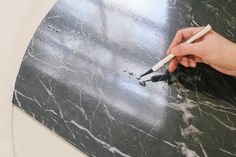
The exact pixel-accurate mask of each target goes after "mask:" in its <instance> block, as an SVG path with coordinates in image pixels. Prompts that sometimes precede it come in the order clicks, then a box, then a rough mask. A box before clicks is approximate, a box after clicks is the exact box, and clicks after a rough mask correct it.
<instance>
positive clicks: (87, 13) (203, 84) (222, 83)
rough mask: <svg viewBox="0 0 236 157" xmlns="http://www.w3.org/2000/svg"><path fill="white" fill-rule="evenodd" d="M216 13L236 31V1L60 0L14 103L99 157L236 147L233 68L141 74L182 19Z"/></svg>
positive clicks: (213, 153)
mask: <svg viewBox="0 0 236 157" xmlns="http://www.w3.org/2000/svg"><path fill="white" fill-rule="evenodd" d="M208 23H209V24H211V25H212V27H213V29H214V30H215V31H217V32H219V33H220V34H222V35H224V36H225V37H226V38H228V39H230V40H232V41H236V37H235V35H236V2H235V1H233V0H224V1H223V0H137V1H136V0H135V1H134V0H59V1H58V2H57V3H56V4H55V6H54V7H53V8H52V9H51V10H50V12H49V13H48V14H47V16H46V17H45V18H44V20H43V21H42V23H41V24H40V26H39V28H38V29H37V31H36V33H35V34H34V36H33V38H32V40H31V42H30V44H29V46H28V48H27V50H26V53H25V56H24V59H23V61H22V64H21V68H20V71H19V73H18V76H17V81H16V85H15V90H14V93H13V103H14V104H15V105H17V106H18V107H19V108H21V109H22V110H23V111H25V112H26V113H28V114H29V115H31V116H32V117H33V118H35V119H36V120H38V121H39V122H41V123H42V124H43V125H45V126H46V127H48V128H49V129H50V130H52V131H54V132H55V133H57V134H59V135H60V136H62V137H63V138H64V139H65V140H66V141H68V142H69V143H71V144H72V145H74V146H75V147H77V148H78V149H80V150H81V151H83V152H84V153H86V154H87V155H88V156H92V157H94V156H96V157H106V156H107V157H116V156H117V157H118V156H121V157H130V156H132V157H198V156H201V157H223V156H224V157H233V156H236V102H235V101H236V99H235V95H236V79H235V78H234V77H230V76H227V75H223V74H221V73H219V72H217V71H215V70H213V69H211V68H210V67H208V66H206V65H203V64H200V65H198V67H197V68H196V69H191V68H184V67H182V66H179V67H178V69H177V71H176V72H174V73H173V74H170V76H171V78H170V80H169V81H168V82H165V81H162V82H157V83H148V84H147V86H146V87H143V86H140V85H139V83H138V80H137V79H136V77H137V76H139V74H141V73H142V72H144V71H145V70H147V69H148V68H150V67H151V66H152V65H153V64H154V63H155V62H157V61H159V60H160V59H162V58H163V57H164V56H165V55H166V54H165V51H166V49H167V48H168V46H169V44H170V42H171V40H172V38H173V36H174V35H175V32H176V31H177V30H178V29H181V28H184V27H189V26H200V25H206V24H208ZM222 53H223V52H222ZM165 71H166V67H164V68H162V69H161V70H160V71H159V72H157V74H163V73H165ZM148 77H149V76H148ZM29 133H30V131H29Z"/></svg>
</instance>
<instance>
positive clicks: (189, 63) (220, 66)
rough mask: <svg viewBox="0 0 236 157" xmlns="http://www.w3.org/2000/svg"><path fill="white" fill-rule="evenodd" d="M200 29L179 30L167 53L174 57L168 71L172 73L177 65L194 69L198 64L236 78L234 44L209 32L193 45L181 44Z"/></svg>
mask: <svg viewBox="0 0 236 157" xmlns="http://www.w3.org/2000/svg"><path fill="white" fill-rule="evenodd" d="M201 29H202V27H192V28H186V29H182V30H179V31H178V32H177V33H176V35H175V37H174V39H173V41H172V43H171V45H170V47H169V48H168V50H167V53H171V54H173V55H175V56H176V57H175V58H173V59H172V60H171V62H170V64H169V71H170V72H173V71H174V70H175V69H176V67H177V64H178V63H180V64H182V65H183V66H185V67H196V64H197V63H199V62H202V63H205V64H208V65H210V66H211V67H213V68H214V69H216V70H218V71H220V72H222V73H224V74H228V75H232V76H236V44H235V43H233V42H231V41H229V40H227V39H226V38H224V37H223V36H221V35H219V34H218V33H216V32H214V31H213V30H211V31H210V32H208V33H207V34H206V35H205V36H203V37H202V38H201V39H200V40H197V41H195V42H194V43H183V41H184V40H186V39H188V38H190V37H191V36H192V35H193V34H195V33H196V32H198V31H199V30H201Z"/></svg>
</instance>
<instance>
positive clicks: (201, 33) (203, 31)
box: [152, 24, 211, 71]
mask: <svg viewBox="0 0 236 157" xmlns="http://www.w3.org/2000/svg"><path fill="white" fill-rule="evenodd" d="M210 30H211V26H210V25H209V24H208V25H207V26H205V27H204V28H203V29H201V30H200V31H199V32H197V33H196V34H194V35H193V36H192V37H191V38H189V39H188V40H187V41H185V42H186V43H193V42H194V41H196V40H198V39H200V38H201V37H203V36H204V35H206V34H207V33H208V32H209V31H210ZM174 57H175V55H173V54H169V55H168V56H166V57H165V58H164V59H163V60H161V61H160V62H158V63H157V64H155V65H154V66H153V67H152V70H153V71H157V70H158V69H160V68H161V67H163V66H164V65H165V64H166V63H168V62H169V61H170V60H171V59H172V58H174Z"/></svg>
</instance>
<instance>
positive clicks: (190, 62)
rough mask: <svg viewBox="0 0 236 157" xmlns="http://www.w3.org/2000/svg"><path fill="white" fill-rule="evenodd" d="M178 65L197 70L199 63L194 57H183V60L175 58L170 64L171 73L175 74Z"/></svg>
mask: <svg viewBox="0 0 236 157" xmlns="http://www.w3.org/2000/svg"><path fill="white" fill-rule="evenodd" d="M178 63H180V64H182V65H183V66H185V67H192V68H195V67H196V66H197V63H198V62H197V61H196V60H195V58H193V57H190V58H189V57H181V58H178V57H177V58H174V59H172V60H171V62H170V64H169V71H170V72H174V71H175V69H176V68H177V65H178Z"/></svg>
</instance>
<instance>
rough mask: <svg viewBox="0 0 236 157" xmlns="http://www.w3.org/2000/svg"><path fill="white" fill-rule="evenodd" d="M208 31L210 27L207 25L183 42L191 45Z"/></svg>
mask: <svg viewBox="0 0 236 157" xmlns="http://www.w3.org/2000/svg"><path fill="white" fill-rule="evenodd" d="M210 30H211V25H209V24H208V25H207V26H205V27H204V28H203V29H201V30H200V31H199V32H197V33H196V34H194V35H193V36H192V37H191V38H189V39H188V40H187V41H185V42H186V43H193V42H194V41H196V40H198V39H200V38H201V37H203V36H204V35H206V34H207V33H208V32H209V31H210Z"/></svg>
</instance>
